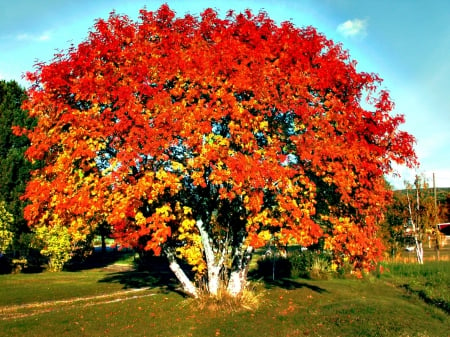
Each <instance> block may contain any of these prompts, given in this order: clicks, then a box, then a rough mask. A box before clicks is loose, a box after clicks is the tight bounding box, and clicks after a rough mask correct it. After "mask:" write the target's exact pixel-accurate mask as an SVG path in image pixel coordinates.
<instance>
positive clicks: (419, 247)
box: [416, 238, 423, 264]
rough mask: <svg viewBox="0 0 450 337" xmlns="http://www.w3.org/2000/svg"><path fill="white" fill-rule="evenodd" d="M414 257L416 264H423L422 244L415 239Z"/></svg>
mask: <svg viewBox="0 0 450 337" xmlns="http://www.w3.org/2000/svg"><path fill="white" fill-rule="evenodd" d="M416 256H417V262H418V263H419V264H423V245H422V242H420V241H419V240H417V238H416Z"/></svg>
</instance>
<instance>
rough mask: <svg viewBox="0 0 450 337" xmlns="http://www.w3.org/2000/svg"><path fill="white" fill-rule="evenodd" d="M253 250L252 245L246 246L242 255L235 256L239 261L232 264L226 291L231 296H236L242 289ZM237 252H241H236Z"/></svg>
mask: <svg viewBox="0 0 450 337" xmlns="http://www.w3.org/2000/svg"><path fill="white" fill-rule="evenodd" d="M252 252H253V247H251V246H249V247H247V250H246V252H245V253H243V256H235V259H238V260H239V262H238V263H237V264H236V265H235V266H234V269H233V270H232V271H231V273H230V278H229V280H228V287H227V291H228V293H229V294H230V295H232V296H238V295H239V294H241V293H242V291H243V290H244V288H245V286H246V283H247V272H248V268H249V263H250V260H251V256H252ZM237 254H242V253H241V252H237Z"/></svg>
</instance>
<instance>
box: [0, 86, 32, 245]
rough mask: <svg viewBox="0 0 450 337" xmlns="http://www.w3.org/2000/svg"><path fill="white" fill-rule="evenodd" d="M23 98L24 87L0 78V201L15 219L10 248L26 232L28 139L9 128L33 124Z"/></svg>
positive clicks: (28, 170) (28, 166)
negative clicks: (21, 197)
mask: <svg viewBox="0 0 450 337" xmlns="http://www.w3.org/2000/svg"><path fill="white" fill-rule="evenodd" d="M25 98H26V94H25V90H24V89H23V88H21V87H20V86H19V85H18V84H17V82H15V81H8V82H6V81H3V80H1V81H0V173H1V174H0V200H3V201H5V207H6V210H7V211H8V212H9V213H11V214H12V216H13V218H14V223H13V224H11V231H12V233H13V234H14V242H13V248H19V247H18V246H20V244H19V241H20V235H21V234H22V233H28V232H29V229H28V227H27V225H26V221H25V220H24V217H23V208H24V203H23V201H21V200H20V196H21V195H22V194H23V193H24V191H25V185H26V183H27V181H28V179H29V178H30V170H31V169H32V165H31V163H30V162H29V161H27V160H26V159H25V156H24V153H25V150H26V149H27V148H28V146H29V144H30V142H29V140H28V139H27V137H25V136H15V135H14V134H13V132H12V130H11V127H12V126H13V125H15V126H21V127H26V128H32V126H33V125H34V124H35V120H34V119H33V118H30V117H28V114H27V113H26V112H25V111H24V110H22V109H21V105H22V102H23V100H24V99H25Z"/></svg>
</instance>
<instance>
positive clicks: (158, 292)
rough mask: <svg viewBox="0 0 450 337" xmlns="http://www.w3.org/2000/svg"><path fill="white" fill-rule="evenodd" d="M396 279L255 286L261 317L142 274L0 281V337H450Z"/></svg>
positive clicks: (439, 315) (448, 322) (438, 314)
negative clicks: (210, 304) (212, 305)
mask: <svg viewBox="0 0 450 337" xmlns="http://www.w3.org/2000/svg"><path fill="white" fill-rule="evenodd" d="M447 263H448V262H447ZM447 267H448V265H447ZM447 267H445V268H447ZM430 268H432V267H430ZM446 270H447V269H445V270H444V271H445V272H446ZM401 277H403V281H405V280H407V278H405V277H406V276H405V277H404V276H401ZM407 277H409V276H407ZM411 277H412V278H411V280H415V279H418V277H417V276H411ZM399 280H401V278H400V277H397V276H396V274H395V272H394V271H392V270H391V271H390V272H389V273H386V274H385V275H383V276H382V277H380V278H375V277H368V278H367V279H364V280H355V279H330V280H303V279H297V280H290V279H282V280H276V281H274V282H270V283H264V282H262V281H259V282H256V283H254V286H255V287H256V291H257V292H258V293H259V294H261V295H260V296H259V300H260V306H259V308H258V309H257V310H254V311H240V312H232V313H230V312H227V311H226V310H222V311H208V310H199V309H198V307H199V305H198V303H196V302H195V301H194V300H192V299H186V298H184V297H183V296H181V295H180V294H179V293H177V292H176V291H174V290H173V289H172V288H167V287H164V286H162V283H161V282H159V283H157V282H155V280H154V279H153V278H152V276H151V275H150V274H148V273H143V272H141V273H138V272H133V271H122V272H117V271H116V272H114V271H108V269H104V268H98V269H91V270H85V271H79V272H63V273H46V272H45V273H41V274H19V275H0V336H141V337H142V336H149V337H150V336H151V337H153V336H173V337H176V336H258V337H262V336H404V337H406V336H422V337H423V336H436V337H442V336H450V329H449V327H450V316H449V315H448V314H447V313H446V312H445V311H444V310H442V309H439V308H437V307H436V306H434V305H432V304H430V303H426V302H425V301H424V300H423V299H422V298H421V297H420V296H418V294H417V293H414V292H412V291H409V290H408V289H405V287H403V286H402V284H401V282H399V283H398V282H397V281H399ZM444 280H445V276H444ZM439 282H441V281H439ZM442 282H444V281H442ZM156 284H158V286H156ZM408 284H412V283H408ZM145 285H154V286H152V287H150V288H147V287H144V286H145ZM441 285H443V284H441ZM447 285H448V284H447ZM133 287H141V288H140V289H139V290H135V289H133ZM44 301H45V302H44Z"/></svg>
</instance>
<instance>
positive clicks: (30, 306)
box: [0, 288, 155, 321]
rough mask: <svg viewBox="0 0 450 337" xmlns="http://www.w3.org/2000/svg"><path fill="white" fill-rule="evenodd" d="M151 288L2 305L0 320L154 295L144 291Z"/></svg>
mask: <svg viewBox="0 0 450 337" xmlns="http://www.w3.org/2000/svg"><path fill="white" fill-rule="evenodd" d="M145 290H149V288H139V289H132V290H123V291H118V292H114V293H111V294H105V295H97V296H88V297H76V298H71V299H67V300H55V301H45V302H35V303H27V304H21V305H11V306H2V307H0V320H3V321H4V320H11V319H17V318H23V317H29V316H34V315H39V314H43V313H46V312H51V311H55V310H67V309H69V308H73V307H90V306H94V305H100V304H108V303H114V302H122V301H129V300H133V299H137V298H142V297H149V296H154V295H155V293H148V292H146V293H145V292H144V291H145Z"/></svg>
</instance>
